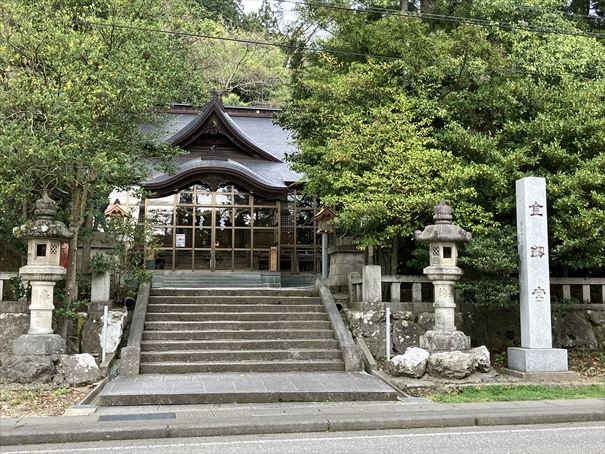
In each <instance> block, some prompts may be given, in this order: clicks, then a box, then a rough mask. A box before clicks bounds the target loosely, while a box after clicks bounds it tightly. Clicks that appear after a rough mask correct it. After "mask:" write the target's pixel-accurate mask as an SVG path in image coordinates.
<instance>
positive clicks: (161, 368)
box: [140, 359, 344, 374]
mask: <svg viewBox="0 0 605 454" xmlns="http://www.w3.org/2000/svg"><path fill="white" fill-rule="evenodd" d="M140 371H141V373H142V374H187V373H204V372H294V371H301V372H319V371H344V362H343V361H342V360H341V359H325V360H315V361H313V360H300V361H297V360H283V361H258V360H256V361H237V362H231V361H213V362H176V361H170V362H158V363H141V367H140Z"/></svg>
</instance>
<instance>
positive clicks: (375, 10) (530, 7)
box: [243, 0, 605, 21]
mask: <svg viewBox="0 0 605 454" xmlns="http://www.w3.org/2000/svg"><path fill="white" fill-rule="evenodd" d="M243 1H256V0H243ZM272 1H274V2H276V3H292V4H298V5H305V6H315V7H318V8H319V7H321V8H328V9H349V10H352V11H356V12H362V13H363V12H366V13H369V12H372V13H385V14H389V13H398V14H399V15H403V16H405V15H415V16H422V15H424V14H425V13H414V12H411V11H402V10H400V9H392V8H377V7H368V8H366V9H355V8H351V7H345V6H340V5H334V4H329V3H325V4H324V3H318V2H308V1H301V0H298V1H294V0H272ZM514 6H515V7H516V8H523V9H526V10H529V11H546V12H550V13H560V14H565V15H566V16H572V17H579V18H585V19H592V20H595V21H601V20H605V19H604V18H600V17H598V16H591V15H588V14H577V13H574V12H571V11H569V12H568V11H562V10H560V9H552V8H543V9H539V8H536V6H535V5H529V4H524V3H521V4H515V5H514Z"/></svg>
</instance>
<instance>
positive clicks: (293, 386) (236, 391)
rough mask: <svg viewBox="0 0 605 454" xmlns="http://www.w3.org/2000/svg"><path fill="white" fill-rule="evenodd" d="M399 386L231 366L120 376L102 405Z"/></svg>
mask: <svg viewBox="0 0 605 454" xmlns="http://www.w3.org/2000/svg"><path fill="white" fill-rule="evenodd" d="M396 397H397V396H396V393H395V391H394V390H393V389H392V388H391V387H390V386H388V385H387V384H385V383H384V382H383V381H382V380H380V379H378V378H376V377H374V376H372V375H370V374H367V373H365V372H271V373H253V372H246V373H244V372H231V373H207V374H166V375H160V374H158V375H156V374H141V375H135V376H119V377H117V378H116V379H115V380H113V381H111V382H109V383H108V384H107V385H106V386H105V387H104V388H103V390H102V391H101V394H100V402H101V404H102V405H137V404H143V405H153V404H169V405H181V404H215V403H231V402H240V403H241V402H245V403H250V402H254V403H270V402H286V401H289V402H309V401H311V402H321V401H344V400H355V401H360V400H395V399H396Z"/></svg>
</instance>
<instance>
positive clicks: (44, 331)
mask: <svg viewBox="0 0 605 454" xmlns="http://www.w3.org/2000/svg"><path fill="white" fill-rule="evenodd" d="M55 214H56V203H55V202H54V201H53V200H52V199H51V198H50V197H49V196H48V194H47V193H46V192H45V193H44V195H43V196H42V198H40V199H39V200H37V201H36V210H35V219H34V220H31V221H29V222H27V223H26V224H24V225H22V226H21V227H15V228H14V229H13V234H14V235H15V236H16V237H17V238H23V239H25V240H27V265H25V266H22V267H21V268H20V269H19V275H20V276H21V278H22V279H23V280H27V281H29V283H30V285H31V289H32V290H31V305H30V306H29V309H30V313H31V318H30V325H29V331H28V334H24V335H23V336H20V337H19V338H18V339H17V340H16V341H15V344H14V352H15V354H16V355H19V354H23V355H49V354H56V353H62V352H63V350H64V349H65V341H64V340H63V338H62V337H61V336H59V335H58V334H53V329H52V314H53V309H54V305H53V289H54V286H55V284H56V283H57V282H58V281H60V280H63V279H64V278H65V275H66V274H67V270H66V269H65V268H64V267H63V266H61V263H60V255H61V243H62V242H63V241H66V240H69V239H70V238H72V237H73V232H72V231H71V230H69V229H68V228H67V227H65V224H63V223H62V222H60V221H55V219H54V218H55Z"/></svg>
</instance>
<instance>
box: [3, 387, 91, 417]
mask: <svg viewBox="0 0 605 454" xmlns="http://www.w3.org/2000/svg"><path fill="white" fill-rule="evenodd" d="M93 387H94V385H88V386H79V387H69V386H66V387H58V388H56V387H55V388H51V387H45V386H43V385H38V386H32V385H18V384H10V385H0V416H3V417H12V418H19V417H22V416H59V415H62V414H63V413H64V412H65V410H66V409H67V408H69V407H71V406H72V405H74V404H77V403H78V402H80V401H81V400H82V399H84V397H85V396H86V395H87V394H88V393H89V392H90V391H92V389H93Z"/></svg>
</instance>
